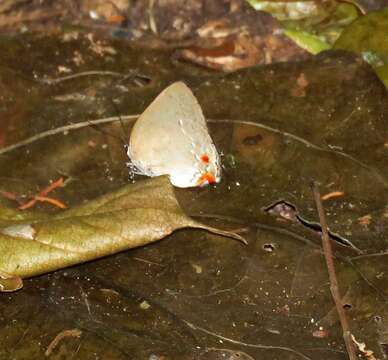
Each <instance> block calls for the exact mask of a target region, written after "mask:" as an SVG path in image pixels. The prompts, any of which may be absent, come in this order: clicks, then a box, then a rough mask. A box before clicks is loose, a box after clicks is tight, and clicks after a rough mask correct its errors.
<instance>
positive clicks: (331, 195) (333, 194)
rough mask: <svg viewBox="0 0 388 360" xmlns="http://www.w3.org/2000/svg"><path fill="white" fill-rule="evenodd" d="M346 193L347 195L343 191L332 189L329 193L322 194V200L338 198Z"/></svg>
mask: <svg viewBox="0 0 388 360" xmlns="http://www.w3.org/2000/svg"><path fill="white" fill-rule="evenodd" d="M344 195H345V193H344V192H343V191H332V192H330V193H328V194H325V195H322V196H321V200H322V201H325V200H329V199H331V198H336V197H340V196H344Z"/></svg>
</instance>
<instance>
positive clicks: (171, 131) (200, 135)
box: [127, 81, 221, 188]
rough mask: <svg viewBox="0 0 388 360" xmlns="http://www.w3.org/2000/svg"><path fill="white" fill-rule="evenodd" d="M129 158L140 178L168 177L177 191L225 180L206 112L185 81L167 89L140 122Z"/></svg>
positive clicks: (130, 148)
mask: <svg viewBox="0 0 388 360" xmlns="http://www.w3.org/2000/svg"><path fill="white" fill-rule="evenodd" d="M127 154H128V157H129V158H130V164H131V166H132V167H134V168H135V172H136V173H137V174H141V175H147V176H152V177H153V176H160V175H168V176H169V177H170V181H171V183H172V184H173V185H174V186H177V187H182V188H185V187H194V186H204V185H207V184H214V183H217V182H219V181H220V180H221V163H220V156H219V154H218V152H217V149H216V147H215V145H214V143H213V140H212V139H211V137H210V135H209V131H208V128H207V125H206V120H205V117H204V115H203V112H202V109H201V107H200V105H199V103H198V101H197V99H196V98H195V96H194V94H193V93H192V91H191V90H190V89H189V88H188V87H187V85H185V84H184V83H183V82H181V81H179V82H175V83H173V84H172V85H170V86H168V87H167V88H166V89H164V90H163V91H162V92H161V93H160V94H159V95H158V96H157V97H156V98H155V100H154V101H153V102H152V103H151V104H150V105H149V106H148V107H147V108H146V110H145V111H144V112H143V113H142V114H141V115H140V117H139V118H138V119H137V121H136V123H135V124H134V126H133V128H132V131H131V134H130V139H129V145H128V150H127Z"/></svg>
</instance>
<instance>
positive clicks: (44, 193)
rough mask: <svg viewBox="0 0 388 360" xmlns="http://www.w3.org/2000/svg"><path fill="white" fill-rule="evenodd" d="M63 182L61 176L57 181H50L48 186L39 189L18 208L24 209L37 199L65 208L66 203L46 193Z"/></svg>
mask: <svg viewBox="0 0 388 360" xmlns="http://www.w3.org/2000/svg"><path fill="white" fill-rule="evenodd" d="M63 184H64V182H63V178H62V177H61V178H59V179H58V180H57V181H54V182H52V183H51V184H50V185H49V186H47V187H46V188H44V189H43V190H41V191H40V192H39V193H38V194H37V195H35V196H33V197H32V198H31V199H30V200H28V201H27V202H25V203H24V204H22V205H20V206H19V210H26V209H29V208H31V207H33V206H34V205H35V204H36V202H37V201H42V202H48V203H50V204H52V205H54V206H57V207H59V208H61V209H65V208H66V205H65V204H64V203H62V202H61V201H59V200H56V199H53V198H50V197H48V196H47V195H48V194H49V193H50V192H51V191H53V190H55V189H56V188H59V187H62V186H63Z"/></svg>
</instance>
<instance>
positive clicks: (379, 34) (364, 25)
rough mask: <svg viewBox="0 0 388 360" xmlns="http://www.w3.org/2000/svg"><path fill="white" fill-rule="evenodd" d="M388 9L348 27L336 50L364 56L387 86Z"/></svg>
mask: <svg viewBox="0 0 388 360" xmlns="http://www.w3.org/2000/svg"><path fill="white" fill-rule="evenodd" d="M387 33H388V9H387V8H386V9H384V10H381V11H376V12H372V13H370V14H368V15H366V16H363V17H361V18H359V19H358V20H356V21H355V22H354V23H352V24H351V25H350V26H348V27H347V28H346V29H345V30H344V31H343V32H342V34H341V36H340V37H339V39H338V40H337V41H336V42H335V44H334V48H336V49H344V50H350V51H354V52H357V53H359V54H362V56H363V58H364V60H365V61H367V62H369V63H370V64H371V65H372V66H373V67H374V69H375V70H376V72H377V73H378V74H379V76H380V78H381V79H382V81H383V82H384V83H385V85H386V86H387V84H388V77H387V76H386V73H387V71H386V70H385V68H384V66H387V65H388V42H387Z"/></svg>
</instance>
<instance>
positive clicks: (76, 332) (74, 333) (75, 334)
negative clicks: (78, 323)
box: [44, 329, 82, 356]
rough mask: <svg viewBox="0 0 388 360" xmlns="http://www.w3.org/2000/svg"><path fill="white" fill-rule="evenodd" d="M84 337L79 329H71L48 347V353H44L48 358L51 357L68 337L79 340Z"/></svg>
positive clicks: (64, 331)
mask: <svg viewBox="0 0 388 360" xmlns="http://www.w3.org/2000/svg"><path fill="white" fill-rule="evenodd" d="M81 335H82V331H81V330H79V329H70V330H63V331H61V332H60V333H59V334H58V335H57V336H56V337H55V338H54V340H53V341H51V343H50V344H49V346H48V347H47V350H46V352H45V353H44V354H45V355H46V356H50V355H51V353H52V352H53V350H54V349H55V348H56V347H57V345H58V344H59V342H60V341H61V340H62V339H64V338H66V337H76V338H79V337H80V336H81Z"/></svg>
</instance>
